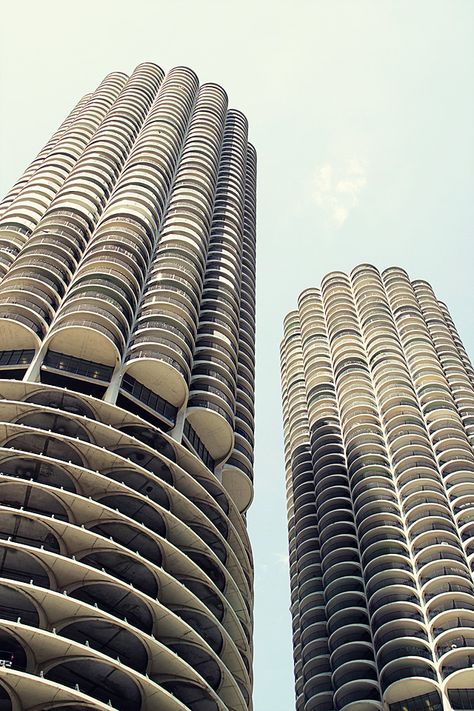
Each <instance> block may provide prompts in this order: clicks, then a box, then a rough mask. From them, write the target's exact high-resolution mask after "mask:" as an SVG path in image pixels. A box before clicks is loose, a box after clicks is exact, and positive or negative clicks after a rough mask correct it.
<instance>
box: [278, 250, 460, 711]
mask: <svg viewBox="0 0 474 711" xmlns="http://www.w3.org/2000/svg"><path fill="white" fill-rule="evenodd" d="M454 334H455V331H454V325H452V324H451V325H450V324H449V315H448V314H447V310H446V308H445V307H444V306H443V305H441V304H440V302H439V301H438V300H437V299H436V297H435V296H434V294H433V291H432V289H431V287H430V286H429V285H428V284H426V282H420V281H418V282H413V283H411V282H410V280H409V278H408V276H407V275H406V273H405V272H404V271H403V270H401V269H398V268H392V269H388V270H386V271H385V272H384V273H383V274H382V275H380V274H379V272H378V271H377V270H376V269H375V268H374V267H372V266H370V265H366V264H363V265H360V266H359V267H356V268H355V269H354V270H353V272H352V273H351V275H350V277H347V276H346V275H345V274H342V273H339V272H335V273H332V274H329V275H328V276H327V277H326V278H325V279H324V280H323V284H322V289H321V292H319V291H318V290H316V289H313V290H308V291H306V292H304V293H303V294H302V296H301V297H300V301H299V308H298V312H296V313H292V314H291V315H290V316H289V317H288V318H287V319H286V321H285V336H284V341H283V348H282V376H283V393H284V421H285V448H286V458H287V468H288V469H287V481H288V485H289V490H288V502H289V509H290V515H289V521H290V523H289V532H290V564H291V568H290V577H291V587H292V611H293V620H294V626H295V629H294V639H295V674H296V680H297V690H296V695H297V708H301V709H304V711H309V710H310V709H311V710H312V709H316V708H317V709H318V711H320V710H321V709H328V710H329V709H331V710H332V709H333V708H336V709H338V710H341V711H342V710H344V711H356V709H362V708H363V709H364V711H366V710H368V709H369V708H370V709H381V708H382V703H383V704H388V707H389V708H390V711H400V710H401V709H402V708H405V707H406V708H418V706H417V704H418V705H419V704H421V705H422V706H423V708H424V707H427V708H428V707H429V708H432V709H435V710H436V711H438V710H439V711H441V709H447V708H451V707H452V708H458V706H457V705H456V703H457V701H459V700H460V699H461V698H464V697H466V698H469V699H471V698H474V688H473V687H474V685H473V684H472V680H471V681H470V680H469V675H470V674H472V672H471V671H470V663H469V660H470V658H471V656H470V655H471V653H472V652H471V647H472V644H473V642H474V640H471V638H470V636H469V635H470V632H469V629H470V628H471V627H472V626H474V618H472V615H473V614H474V612H473V610H474V587H473V579H472V572H471V571H472V563H473V559H474V547H473V540H474V538H473V534H474V528H473V525H474V524H473V522H474V514H473V513H472V511H473V509H474V499H473V494H474V488H473V487H474V454H473V452H472V445H471V444H470V441H469V437H470V435H472V431H471V430H470V429H469V425H470V424H471V423H472V412H473V411H472V403H473V402H474V400H473V398H474V390H473V388H472V384H471V382H470V378H469V374H470V363H469V361H468V360H467V356H466V355H465V352H464V350H463V348H462V344H461V343H460V341H459V339H458V337H457V334H456V336H455V335H454ZM298 339H299V341H298ZM298 342H300V346H296V345H295V344H296V343H298ZM290 344H291V345H290ZM290 347H291V348H293V349H295V348H296V347H298V348H300V356H299V361H298V360H295V363H294V365H291V364H290V357H289V352H290V351H289V349H290ZM303 386H304V391H305V396H304V400H303V398H302V393H303ZM292 392H294V393H296V392H298V393H299V401H298V417H297V418H296V419H295V416H294V414H292V408H291V403H292V401H291V398H290V396H289V394H290V393H292ZM293 408H294V405H293ZM305 413H306V415H307V418H308V427H309V432H310V442H311V449H312V466H311V470H310V469H309V468H308V460H307V454H306V453H305V447H306V448H307V443H306V444H305V442H304V438H305V435H304V434H302V430H303V431H304V430H305V426H306V425H305V424H304V414H305ZM298 448H302V450H303V451H302V453H301V454H300V453H299V452H298ZM296 453H298V455H299V458H300V459H301V456H302V457H303V459H302V462H303V464H302V467H300V466H299V459H298V457H296V456H295V455H296ZM305 457H306V459H305ZM310 472H311V473H312V474H313V475H314V482H313V484H312V485H311V484H310V483H309V480H310ZM301 475H303V476H304V477H306V479H303V480H302V481H301V483H300V478H301ZM300 492H301V494H300ZM300 495H301V501H302V502H304V506H303V509H304V511H303V513H305V512H307V522H308V526H307V527H308V528H310V529H311V528H312V530H313V531H314V533H313V539H312V541H311V544H309V546H310V548H309V550H310V551H312V553H313V554H314V555H315V556H320V559H321V566H322V573H323V575H322V577H320V573H318V571H317V570H315V572H314V580H315V583H316V584H317V585H319V586H320V589H321V591H322V592H323V593H324V599H325V605H326V608H325V609H326V618H327V633H328V639H327V640H324V639H323V640H322V642H321V645H320V646H318V647H316V646H315V647H314V649H309V650H308V649H307V648H306V647H305V645H304V644H303V643H304V639H305V635H307V634H308V632H309V629H310V628H308V627H307V625H306V624H305V621H304V619H303V616H302V614H301V601H300V598H301V581H299V580H298V576H297V574H296V572H297V571H298V559H299V556H298V552H299V550H300V547H301V545H302V543H301V542H302V541H303V543H305V542H306V538H308V539H309V540H311V538H310V535H311V534H309V535H308V534H307V533H306V531H305V530H304V529H303V530H302V529H300V530H298V529H297V525H298V522H297V512H298V510H299V500H300ZM304 507H306V509H305V508H304ZM293 509H294V515H293V517H292V514H291V512H292V511H293ZM300 515H302V514H300ZM311 517H313V518H311ZM303 520H304V516H303ZM295 521H296V525H295ZM315 561H316V557H315ZM332 586H335V590H334V593H335V594H334V593H333V590H332ZM471 618H472V619H471ZM369 620H370V624H369ZM455 620H457V622H454V621H455ZM453 624H457V629H455V630H453V629H452V627H453ZM326 644H327V645H328V647H323V645H326ZM473 649H474V648H473ZM328 653H329V654H330V657H329V665H328V659H327V655H328ZM308 655H309V659H310V664H308ZM348 662H349V664H348ZM305 670H308V671H311V673H312V674H313V677H314V678H312V679H311V683H309V681H308V680H306V678H305ZM329 671H330V672H331V675H330V676H329ZM463 695H464V696H463ZM450 704H452V706H451V705H450ZM384 708H385V706H384ZM420 708H421V706H420Z"/></svg>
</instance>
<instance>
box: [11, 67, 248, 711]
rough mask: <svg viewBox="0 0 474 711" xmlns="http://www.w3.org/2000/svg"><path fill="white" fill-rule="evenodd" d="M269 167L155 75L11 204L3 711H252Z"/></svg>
mask: <svg viewBox="0 0 474 711" xmlns="http://www.w3.org/2000/svg"><path fill="white" fill-rule="evenodd" d="M255 170H256V156H255V151H254V149H253V147H252V145H251V144H250V143H249V142H248V136H247V121H246V119H245V117H244V116H243V115H242V114H241V113H240V112H239V111H235V110H229V109H228V102H227V97H226V94H225V92H224V91H223V89H222V88H221V87H220V86H217V85H215V84H203V85H202V86H199V82H198V79H197V77H196V75H195V74H194V72H193V71H192V70H190V69H188V68H185V67H177V68H175V69H172V70H171V71H170V72H169V73H168V74H166V75H165V73H164V72H163V71H162V70H161V69H160V68H159V67H158V66H156V65H154V64H152V63H145V64H141V65H139V66H138V67H137V68H136V69H135V71H134V72H133V73H132V74H131V75H130V76H126V75H124V74H121V73H114V74H110V75H108V76H107V77H106V78H105V79H104V81H103V82H102V83H101V84H100V86H99V87H98V88H97V89H96V90H95V91H94V92H92V93H91V94H89V95H87V96H85V97H83V98H82V99H81V101H80V102H79V103H78V104H77V106H76V107H75V108H74V109H73V111H72V112H71V113H70V114H69V116H68V117H67V118H66V120H65V121H64V123H63V124H62V125H61V126H60V127H59V129H58V131H57V132H56V133H55V134H54V136H53V137H52V138H51V140H50V141H49V142H48V143H47V145H46V146H45V147H44V149H43V150H42V151H41V152H40V153H39V155H38V156H37V158H36V159H35V160H34V161H33V162H32V163H31V165H30V166H29V167H28V168H27V170H26V171H25V173H24V174H23V175H22V176H21V178H20V179H19V180H18V181H17V183H16V184H15V185H14V186H13V188H12V190H11V191H10V192H9V193H8V195H7V196H6V197H5V199H4V200H3V201H2V203H0V549H1V557H0V666H1V667H2V669H1V674H0V708H1V709H2V711H7V710H10V709H11V711H20V710H27V711H39V710H40V709H41V711H44V710H46V709H48V710H49V709H54V710H55V711H85V710H86V709H104V710H105V709H110V708H111V707H113V708H116V709H119V710H120V711H122V710H123V711H152V710H153V711H156V709H160V711H161V710H162V711H178V710H181V709H183V710H184V709H191V710H192V711H227V710H228V709H232V710H233V711H234V710H235V711H247V710H248V709H250V708H251V686H252V600H253V593H252V586H253V565H252V555H251V550H250V545H249V540H248V535H247V530H246V522H245V511H246V509H247V508H248V506H249V504H250V502H251V499H252V465H253V429H254V428H253V425H254V419H253V418H254V412H253V400H254V334H255V183H256V175H255Z"/></svg>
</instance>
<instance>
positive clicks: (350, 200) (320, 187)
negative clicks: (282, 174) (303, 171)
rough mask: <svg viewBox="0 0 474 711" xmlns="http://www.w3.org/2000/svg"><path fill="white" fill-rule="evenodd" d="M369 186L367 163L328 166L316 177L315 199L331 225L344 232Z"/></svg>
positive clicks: (313, 195)
mask: <svg viewBox="0 0 474 711" xmlns="http://www.w3.org/2000/svg"><path fill="white" fill-rule="evenodd" d="M366 184H367V177H366V165H365V163H364V162H363V161H361V160H358V159H356V158H351V159H350V160H347V161H345V162H344V163H341V164H338V165H336V164H334V163H324V165H322V166H321V167H320V168H318V169H317V170H316V172H315V174H314V175H313V178H312V183H311V195H312V198H313V200H314V201H315V203H316V205H318V207H320V208H321V210H322V211H323V212H324V214H325V215H326V218H327V220H328V222H329V224H330V225H331V226H332V227H333V228H335V229H340V228H341V227H342V225H343V224H344V223H345V222H346V220H347V218H348V217H349V213H350V212H351V211H352V210H353V209H354V208H355V207H357V205H358V204H359V195H360V193H361V191H362V190H363V189H364V188H365V186H366Z"/></svg>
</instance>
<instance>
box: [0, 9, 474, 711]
mask: <svg viewBox="0 0 474 711" xmlns="http://www.w3.org/2000/svg"><path fill="white" fill-rule="evenodd" d="M473 30H474V0H293V2H291V3H290V2H283V1H282V0H264V1H261V2H259V1H258V0H254V2H253V3H251V2H248V0H238V1H235V0H233V1H229V0H220V1H218V0H167V2H164V1H163V0H153V1H150V2H148V1H146V0H133V2H130V1H129V2H125V1H124V0H115V2H111V1H110V0H93V1H91V0H81V2H80V3H67V2H64V0H63V1H62V2H57V1H54V0H41V2H38V1H37V0H26V1H25V0H23V2H21V3H19V2H18V3H16V4H15V5H14V3H13V2H10V3H8V5H7V4H5V6H4V8H3V12H2V41H1V43H0V68H1V69H0V71H1V77H0V97H1V98H0V103H1V109H2V110H1V112H0V193H1V194H2V195H3V194H4V193H5V192H6V191H7V190H8V189H9V188H10V186H11V185H12V184H13V182H14V181H15V180H16V178H17V177H18V175H19V174H20V173H21V171H22V170H23V168H24V167H25V166H26V164H27V163H28V162H29V161H30V160H31V159H32V158H33V157H34V155H35V154H36V153H37V152H38V150H39V149H40V147H41V146H42V145H43V144H44V143H45V142H46V140H47V139H48V138H49V136H50V135H51V134H52V132H53V131H54V130H55V129H56V127H57V126H58V125H59V124H60V123H61V121H62V120H63V118H64V117H65V116H66V113H67V112H68V111H69V110H70V109H71V108H72V106H73V105H74V103H75V102H76V101H77V99H78V98H79V97H80V96H81V95H82V94H84V93H86V92H88V91H90V90H92V89H94V88H95V87H96V86H97V85H98V84H99V83H100V81H101V80H102V78H103V77H104V76H105V75H106V74H107V73H108V72H110V71H113V70H120V71H125V72H127V73H129V72H131V71H132V69H133V68H134V67H135V66H136V65H137V64H139V63H140V62H143V61H154V62H156V63H158V64H159V65H160V66H162V67H163V69H165V70H168V69H170V68H171V67H172V66H175V65H178V64H185V65H188V66H190V67H192V68H193V69H194V70H195V71H196V72H197V74H198V76H199V78H200V80H201V81H202V82H204V81H214V82H218V83H219V84H221V85H222V86H223V87H224V88H225V89H226V91H227V93H228V95H229V99H230V105H231V106H233V107H235V108H239V109H241V110H242V111H244V113H245V114H246V115H247V117H248V120H249V124H250V138H251V140H252V142H253V143H254V145H255V147H256V149H257V153H258V161H259V162H258V232H257V239H258V266H257V269H258V272H257V273H258V277H257V281H258V323H257V335H258V337H257V450H256V468H255V480H256V488H255V501H254V504H253V506H252V508H251V511H250V513H249V528H250V533H251V538H252V542H253V547H254V554H255V564H256V568H255V572H256V605H255V621H256V624H255V668H254V672H255V695H254V711H291V710H292V709H293V708H294V700H293V699H294V696H293V666H292V649H291V629H290V618H289V613H288V606H289V589H288V572H287V564H286V556H287V539H286V509H285V502H284V470H283V446H282V426H281V408H280V382H279V380H280V376H279V362H278V361H279V353H278V348H279V341H280V338H281V333H282V321H283V317H284V315H285V314H286V313H287V312H288V311H289V310H290V309H292V308H294V307H295V305H296V300H297V296H298V294H299V293H300V292H301V291H302V290H303V289H304V288H306V287H309V286H317V285H319V283H320V281H321V279H322V277H323V276H324V274H326V273H327V272H328V271H331V270H334V269H342V270H350V269H351V268H352V267H353V266H355V265H356V264H358V263H359V262H371V263H373V264H375V265H376V266H378V267H379V268H385V267H387V266H389V265H393V264H397V265H400V266H403V267H404V268H406V269H407V270H408V272H409V274H410V276H411V277H412V278H424V279H426V280H428V281H429V282H431V284H432V285H433V287H434V288H435V291H436V292H437V295H438V297H439V298H441V299H442V300H443V301H445V302H446V303H447V304H448V307H449V308H450V310H451V313H452V315H453V317H454V320H455V322H456V324H457V326H458V329H459V331H460V335H461V338H463V340H464V343H465V345H466V347H467V349H468V352H469V353H470V354H471V356H472V355H473V354H474V336H473V334H474V310H473V304H474V299H473V296H474V287H473V278H472V275H473V268H474V246H473V244H474V242H473V227H474V207H473V188H474V129H473V126H474V87H473V80H472V77H473V68H474V66H473V65H474V51H473V49H472V46H471V38H472V34H473Z"/></svg>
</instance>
